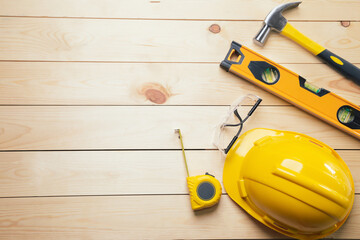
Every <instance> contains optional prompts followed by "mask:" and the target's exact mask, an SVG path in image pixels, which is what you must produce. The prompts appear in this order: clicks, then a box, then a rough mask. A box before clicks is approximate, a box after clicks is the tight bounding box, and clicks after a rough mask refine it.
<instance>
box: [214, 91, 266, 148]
mask: <svg viewBox="0 0 360 240" xmlns="http://www.w3.org/2000/svg"><path fill="white" fill-rule="evenodd" d="M261 101H262V99H261V98H260V97H258V96H255V95H252V94H248V95H246V96H244V97H240V98H239V99H237V100H236V101H235V102H234V103H233V104H232V105H231V106H230V109H229V111H228V113H227V115H226V116H225V117H224V119H223V121H222V122H221V123H220V124H218V126H217V127H216V129H215V134H214V142H213V143H214V145H215V146H216V147H217V148H218V149H219V150H220V151H221V152H223V153H225V154H227V153H228V152H229V150H230V148H231V147H232V146H233V145H234V143H235V141H236V140H237V139H238V137H239V135H240V133H241V130H242V129H243V125H244V123H245V122H246V121H247V120H248V118H249V117H250V116H251V115H252V114H253V112H254V111H255V110H256V108H257V107H258V106H259V104H260V103H261ZM249 105H250V106H252V107H251V108H250V110H249V111H248V109H249V107H248V106H249ZM234 128H238V130H237V132H236V133H235V135H234V137H233V138H232V139H231V141H230V142H229V138H228V137H227V136H228V135H229V134H230V132H233V131H234V130H233V129H234ZM231 129H232V130H231Z"/></svg>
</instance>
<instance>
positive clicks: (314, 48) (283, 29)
mask: <svg viewBox="0 0 360 240" xmlns="http://www.w3.org/2000/svg"><path fill="white" fill-rule="evenodd" d="M300 3H301V2H290V3H284V4H281V5H279V6H277V7H276V8H274V9H273V10H271V12H270V13H269V14H268V15H267V16H266V18H265V20H264V25H263V27H262V28H261V30H260V31H259V33H258V34H257V35H256V37H255V38H254V41H255V43H257V44H258V45H260V46H263V45H264V44H265V41H266V39H267V37H268V36H269V33H270V30H275V31H277V32H280V34H282V35H284V36H286V37H288V38H290V39H291V40H293V41H295V42H296V43H298V44H300V45H301V46H303V47H304V48H305V49H307V50H308V51H310V52H311V53H313V54H314V55H316V56H318V57H319V58H320V59H322V60H323V61H325V62H326V63H327V64H329V65H330V66H331V67H333V68H334V69H335V70H337V71H338V72H340V73H341V74H343V75H344V76H345V77H347V78H349V79H351V80H353V81H354V82H355V83H356V84H358V85H360V69H359V68H357V67H356V66H355V65H353V64H351V63H349V62H348V61H346V60H345V59H343V58H341V57H339V56H338V55H336V54H334V53H332V52H330V51H329V50H327V49H326V48H324V47H323V46H321V45H319V44H318V43H316V42H314V41H313V40H311V39H310V38H308V37H306V36H305V35H303V34H302V33H301V32H299V31H298V30H296V29H295V28H294V27H293V26H292V25H291V24H290V23H288V21H287V20H286V18H284V17H283V15H282V12H283V11H285V10H287V9H290V8H295V7H297V6H299V4H300Z"/></svg>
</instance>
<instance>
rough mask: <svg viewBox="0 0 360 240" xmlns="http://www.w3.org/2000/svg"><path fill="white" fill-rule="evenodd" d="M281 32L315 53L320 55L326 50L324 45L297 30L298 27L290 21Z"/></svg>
mask: <svg viewBox="0 0 360 240" xmlns="http://www.w3.org/2000/svg"><path fill="white" fill-rule="evenodd" d="M280 34H282V35H284V36H286V37H288V38H290V39H291V40H293V41H295V42H296V43H298V44H300V45H301V46H303V47H304V48H306V49H307V50H308V51H310V52H312V53H313V54H314V55H318V54H319V53H321V52H322V51H324V50H325V48H324V47H323V46H321V45H320V44H318V43H316V42H314V41H313V40H311V39H310V38H308V37H306V36H305V35H304V34H302V33H301V32H299V31H298V30H296V28H294V27H293V26H292V25H291V24H290V23H286V25H285V27H284V29H283V30H282V31H281V33H280Z"/></svg>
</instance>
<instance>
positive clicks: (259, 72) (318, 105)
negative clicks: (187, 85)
mask: <svg viewBox="0 0 360 240" xmlns="http://www.w3.org/2000/svg"><path fill="white" fill-rule="evenodd" d="M221 67H222V68H224V69H225V70H227V71H228V72H231V73H233V74H235V75H237V76H239V77H242V78H245V79H246V80H248V81H250V82H252V83H254V84H256V85H258V86H260V87H262V88H264V89H265V90H267V91H269V92H271V93H273V94H275V95H277V96H278V97H280V98H282V99H284V100H286V101H288V102H289V103H291V104H293V105H295V106H297V107H299V108H301V109H303V110H305V111H307V112H309V113H311V114H312V115H314V116H316V117H318V118H320V119H322V120H324V121H325V122H327V123H330V124H331V125H333V126H335V127H337V128H339V129H341V130H343V131H345V132H347V133H349V134H351V135H352V136H354V137H356V138H358V139H360V107H359V106H357V105H356V104H354V103H351V102H349V101H347V100H346V99H344V98H342V97H340V96H338V95H336V94H334V93H331V92H330V91H328V90H326V89H324V88H318V87H316V86H314V85H312V84H311V83H309V82H307V81H306V80H305V79H304V78H303V77H301V76H299V75H298V74H296V73H294V72H292V71H290V70H288V69H286V68H285V67H283V66H281V65H279V64H276V63H275V62H273V61H271V60H269V59H267V58H265V57H264V56H261V55H260V54H258V53H256V52H254V51H252V50H250V49H249V48H247V47H244V46H242V45H240V44H238V43H236V42H232V44H231V48H230V50H229V52H228V54H227V56H226V57H225V60H224V61H222V62H221Z"/></svg>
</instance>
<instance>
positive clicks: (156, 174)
mask: <svg viewBox="0 0 360 240" xmlns="http://www.w3.org/2000/svg"><path fill="white" fill-rule="evenodd" d="M337 152H338V153H339V154H340V156H341V157H342V159H343V160H344V161H345V162H346V163H347V165H348V167H349V169H350V170H351V173H352V176H353V178H354V183H355V191H356V192H357V193H359V192H360V163H359V161H358V160H359V154H360V150H338V151H337ZM186 155H187V159H188V165H189V170H190V175H194V176H195V175H202V174H204V173H205V172H209V173H211V174H212V175H215V176H216V178H217V179H218V180H219V181H220V182H222V169H223V165H224V159H222V157H221V154H220V153H219V152H218V151H215V150H211V151H187V152H186ZM0 159H1V161H0V197H24V196H67V195H72V196H76V195H116V194H121V195H127V194H186V193H188V189H187V186H186V182H185V176H186V171H185V166H184V162H183V159H182V154H181V151H121V152H115V151H105V152H104V151H79V152H78V151H69V152H0ZM54 186H56V187H54ZM223 192H225V190H224V188H223Z"/></svg>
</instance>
